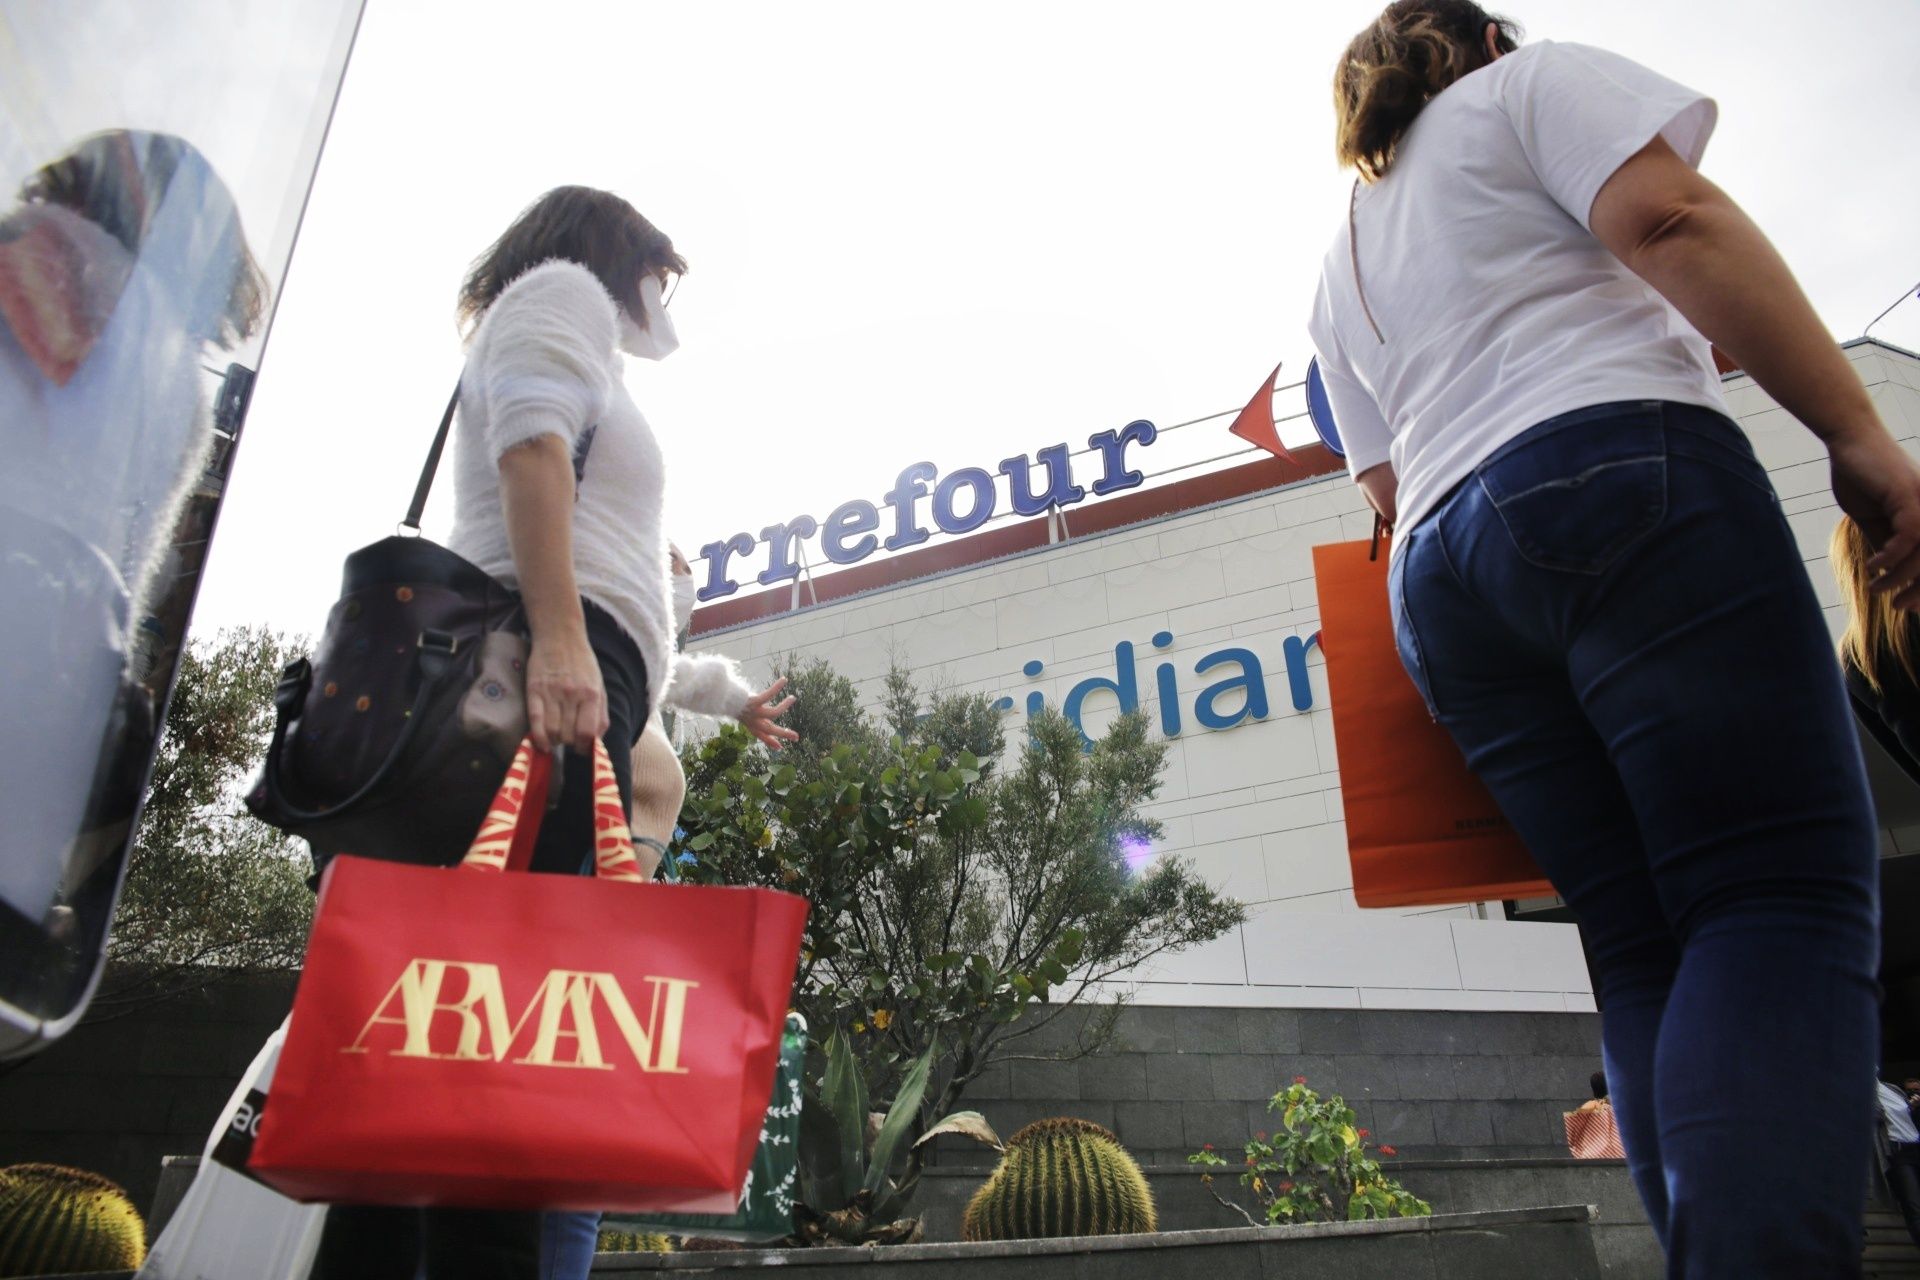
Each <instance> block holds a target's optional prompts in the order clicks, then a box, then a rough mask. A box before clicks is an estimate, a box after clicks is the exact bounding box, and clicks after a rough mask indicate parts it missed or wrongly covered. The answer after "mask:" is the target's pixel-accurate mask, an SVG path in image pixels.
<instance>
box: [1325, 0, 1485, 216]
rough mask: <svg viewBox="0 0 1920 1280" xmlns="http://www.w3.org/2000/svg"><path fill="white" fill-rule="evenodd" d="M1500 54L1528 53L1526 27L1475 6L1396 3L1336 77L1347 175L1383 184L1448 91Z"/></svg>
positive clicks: (1339, 141) (1435, 0) (1337, 135)
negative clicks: (1416, 128)
mask: <svg viewBox="0 0 1920 1280" xmlns="http://www.w3.org/2000/svg"><path fill="white" fill-rule="evenodd" d="M1488 23H1492V24H1493V25H1494V26H1495V27H1496V28H1497V29H1498V30H1497V33H1496V35H1495V37H1494V47H1495V48H1497V49H1499V50H1500V51H1501V52H1502V53H1511V52H1513V51H1514V50H1515V49H1517V48H1519V47H1520V25H1519V24H1518V23H1516V22H1514V21H1513V20H1512V19H1510V18H1502V17H1500V16H1498V15H1496V14H1491V13H1488V12H1487V11H1486V10H1485V9H1482V8H1481V7H1480V6H1479V5H1477V4H1475V3H1473V0H1395V3H1393V4H1390V5H1388V6H1387V7H1386V10H1385V11H1384V12H1383V13H1381V15H1380V16H1379V17H1378V18H1377V19H1375V20H1374V21H1373V23H1372V24H1371V25H1369V26H1368V27H1367V28H1366V30H1364V31H1362V32H1361V33H1360V34H1359V35H1357V36H1355V37H1354V38H1353V42H1352V43H1351V44H1349V45H1348V46H1347V50H1346V52H1345V53H1343V54H1342V55H1340V65H1339V66H1338V67H1336V68H1335V69H1334V72H1333V114H1334V120H1335V129H1334V152H1335V154H1336V155H1337V156H1338V157H1339V160H1340V165H1341V167H1342V168H1348V167H1351V168H1355V169H1358V170H1359V171H1360V176H1361V178H1362V179H1363V180H1365V181H1367V182H1378V181H1379V180H1380V179H1381V178H1384V177H1385V176H1386V175H1387V170H1389V169H1391V168H1392V167H1393V160H1394V153H1395V151H1396V149H1397V148H1398V147H1399V145H1400V139H1401V138H1403V137H1405V136H1406V132H1407V130H1408V129H1410V128H1412V127H1413V122H1414V120H1415V118H1416V117H1418V116H1419V114H1420V112H1421V111H1422V110H1423V109H1425V107H1426V105H1427V103H1429V102H1431V101H1432V100H1433V98H1434V96H1435V95H1437V94H1438V93H1439V92H1440V91H1441V90H1442V89H1445V88H1446V87H1447V86H1448V85H1450V84H1452V83H1453V82H1454V81H1456V80H1458V79H1460V77H1462V76H1464V75H1466V74H1467V73H1468V72H1470V71H1478V70H1479V69H1480V68H1481V67H1484V66H1486V65H1487V63H1488V62H1489V61H1491V59H1490V58H1488V56H1487V48H1486V34H1485V33H1486V30H1487V24H1488Z"/></svg>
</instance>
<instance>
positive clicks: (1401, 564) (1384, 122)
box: [1311, 0, 1920, 1277]
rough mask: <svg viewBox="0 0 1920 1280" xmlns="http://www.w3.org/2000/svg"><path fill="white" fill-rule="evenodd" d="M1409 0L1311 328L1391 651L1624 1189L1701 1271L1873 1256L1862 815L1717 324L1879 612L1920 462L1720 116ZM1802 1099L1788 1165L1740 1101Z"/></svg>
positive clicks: (1786, 539) (1353, 151) (1814, 627)
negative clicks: (1716, 141)
mask: <svg viewBox="0 0 1920 1280" xmlns="http://www.w3.org/2000/svg"><path fill="white" fill-rule="evenodd" d="M1516 37H1517V29H1516V28H1515V27H1514V26H1513V25H1512V24H1511V23H1509V22H1506V21H1505V20H1501V19H1496V18H1493V17H1492V16H1490V15H1488V14H1487V13H1486V12H1484V11H1483V10H1482V9H1480V8H1479V6H1477V5H1475V4H1472V3H1470V2H1468V0H1403V2H1402V3H1398V4H1394V5H1392V6H1390V7H1389V8H1388V9H1387V10H1386V11H1385V12H1384V13H1383V14H1382V15H1381V16H1380V18H1379V19H1378V20H1377V21H1376V22H1374V23H1373V24H1371V25H1370V26H1368V27H1367V29H1366V30H1364V31H1362V32H1361V33H1360V34H1359V35H1358V36H1357V37H1355V39H1354V40H1353V42H1352V44H1351V45H1349V47H1348V48H1347V50H1346V52H1345V53H1344V54H1343V55H1342V57H1341V59H1340V62H1339V64H1338V67H1337V69H1336V71H1335V75H1334V100H1335V107H1336V115H1337V118H1338V139H1337V150H1338V153H1339V157H1340V159H1341V161H1342V162H1343V163H1344V164H1346V165H1349V166H1351V167H1353V168H1355V169H1357V170H1358V171H1359V175H1360V179H1359V181H1357V182H1356V183H1355V184H1354V189H1353V193H1352V200H1351V205H1350V210H1349V214H1350V216H1349V218H1348V220H1347V224H1346V225H1345V226H1343V227H1342V228H1341V229H1340V232H1339V235H1338V237H1337V238H1336V239H1335V241H1334V244H1333V246H1332V248H1331V249H1330V250H1329V251H1328V253H1327V256H1326V260H1325V264H1324V268H1323V272H1322V277H1321V285H1320V291H1319V295H1318V297H1317V298H1316V300H1315V304H1314V309H1313V315H1312V319H1311V330H1312V335H1313V339H1314V343H1315V345H1316V347H1317V348H1318V351H1319V357H1320V363H1321V367H1322V371H1323V373H1324V374H1325V378H1326V383H1327V388H1328V393H1329V396H1330V398H1331V401H1332V405H1333V410H1334V416H1335V417H1336V419H1337V420H1338V422H1339V424H1340V431H1341V434H1342V436H1343V438H1344V440H1345V442H1346V444H1347V448H1348V464H1349V466H1350V467H1351V468H1352V470H1353V474H1354V476H1355V478H1356V479H1357V481H1358V482H1359V484H1360V486H1361V487H1362V489H1363V490H1364V491H1365V492H1366V494H1367V496H1368V498H1369V500H1370V501H1371V502H1372V504H1373V505H1374V506H1375V508H1376V509H1378V510H1379V511H1380V513H1381V514H1382V516H1383V517H1384V518H1385V519H1386V520H1387V521H1388V522H1389V523H1391V524H1393V525H1394V526H1395V527H1396V530H1397V536H1396V538H1395V541H1394V547H1393V565H1392V573H1391V584H1392V587H1391V589H1392V595H1393V612H1394V620H1395V628H1396V633H1397V638H1398V642H1399V647H1400V652H1401V657H1402V659H1403V660H1404V661H1405V663H1406V666H1407V669H1408V671H1409V673H1410V674H1411V675H1412V676H1413V679H1414V682H1415V684H1416V685H1418V686H1419V688H1420V690H1421V693H1422V695H1423V696H1424V697H1425V698H1426V700H1427V703H1428V706H1429V708H1430V709H1431V710H1432V712H1433V714H1434V716H1435V718H1436V719H1438V720H1439V721H1440V722H1441V723H1442V724H1444V725H1445V726H1446V727H1447V729H1448V730H1449V731H1450V732H1451V733H1452V735H1453V737H1454V739H1455V740H1456V741H1457V742H1458V743H1459V744H1460V747H1461V749H1462V750H1463V752H1464V753H1465V754H1466V757H1467V760H1468V761H1469V763H1470V764H1471V765H1472V767H1473V769H1474V771H1475V772H1476V773H1477V774H1479V775H1480V777H1481V778H1482V779H1483V780H1485V781H1486V783H1487V784H1488V786H1489V787H1490V788H1491V789H1492V791H1493V793H1494V795H1495V796H1496V797H1497V798H1498V800H1499V802H1500V805H1501V808H1502V809H1503V810H1504V812H1505V813H1506V815H1507V816H1508V818H1509V819H1510V820H1511V821H1512V822H1513V824H1514V826H1515V828H1516V829H1517V830H1518V831H1519V832H1520V834H1521V836H1522V837H1523V838H1524V839H1525V840H1526V842H1527V844H1528V847H1529V848H1530V849H1531V850H1532V851H1533V853H1534V855H1535V856H1536V858H1537V859H1538V860H1539V862H1540V864H1541V866H1542V868H1543V869H1544V870H1545V871H1546V872H1547V874H1548V875H1549V876H1550V877H1551V878H1552V880H1553V882H1554V884H1555V886H1556V887H1557V888H1558V889H1559V890H1560V892H1561V893H1562V894H1563V895H1564V896H1565V897H1566V899H1567V901H1568V903H1569V904H1570V905H1571V906H1572V908H1573V910H1574V911H1575V913H1576V914H1577V915H1578V916H1579V918H1580V922H1581V927H1582V930H1583V933H1584V936H1585V938H1586V941H1587V944H1588V950H1589V956H1590V958H1591V963H1592V969H1593V976H1594V981H1595V990H1596V994H1597V997H1598V1000H1599V1003H1600V1006H1601V1009H1602V1025H1603V1035H1604V1039H1605V1060H1606V1073H1607V1078H1608V1080H1609V1081H1610V1082H1611V1083H1612V1096H1613V1100H1614V1104H1615V1107H1616V1109H1617V1113H1618V1117H1619V1121H1620V1127H1621V1130H1622V1132H1623V1135H1624V1137H1625V1139H1626V1146H1627V1153H1628V1159H1629V1163H1630V1165H1631V1168H1632V1172H1633V1175H1634V1180H1635V1184H1636V1186H1637V1187H1638V1189H1639V1192H1640V1195H1641V1198H1642V1200H1643V1201H1644V1202H1645V1204H1646V1207H1647V1211H1648V1215H1649V1217H1650V1219H1651V1220H1652V1222H1653V1225H1654V1228H1655V1230H1656V1231H1657V1232H1658V1233H1659V1235H1660V1238H1661V1240H1662V1242H1663V1243H1664V1244H1665V1246H1666V1247H1667V1249H1668V1252H1669V1255H1670V1258H1671V1260H1672V1267H1673V1274H1675V1275H1684V1276H1714V1277H1719V1276H1742V1277H1754V1276H1794V1277H1811V1276H1843V1275H1857V1274H1858V1273H1859V1257H1860V1239H1861V1233H1860V1232H1861V1213H1862V1205H1863V1204H1864V1202H1865V1197H1866V1187H1865V1184H1864V1179H1865V1177H1866V1170H1867V1162H1868V1155H1869V1150H1868V1147H1869V1135H1870V1134H1871V1132H1872V1126H1871V1114H1872V1107H1873V1096H1872V1092H1871V1088H1870V1085H1871V1082H1872V1078H1873V1063H1874V1055H1875V1053H1876V1050H1877V1047H1878V1045H1877V1040H1878V1022H1877V1017H1876V1012H1875V1001H1876V995H1875V985H1874V974H1875V967H1876V963H1877V959H1878V939H1877V932H1878V903H1877V900H1876V896H1877V891H1876V885H1877V876H1876V858H1877V853H1878V840H1877V837H1876V832H1875V829H1874V819H1873V811H1872V805H1871V802H1870V800H1869V798H1868V793H1867V787H1866V781H1865V777H1864V773H1863V770H1862V766H1861V761H1860V753H1859V745H1858V740H1857V737H1856V735H1855V730H1854V726H1853V723H1852V720H1851V717H1850V715H1849V714H1848V709H1847V702H1846V697H1845V694H1844V693H1843V691H1842V688H1841V684H1840V678H1839V673H1838V670H1837V669H1836V667H1835V665H1834V663H1833V661H1832V653H1831V646H1830V643H1829V640H1828V636H1827V630H1826V627H1825V624H1824V622H1823V619H1822V615H1821V611H1820V606H1819V604H1818V602H1817V600H1816V599H1815V597H1814V594H1813V589H1812V586H1811V583H1810V582H1809V580H1808V577H1807V574H1806V571H1805V568H1804V565H1803V563H1802V560H1801V553H1800V550H1799V549H1798V547H1797V545H1796V543H1795V540H1794V538H1793V535H1792V533H1791V531H1790V530H1789V529H1788V527H1787V523H1786V520H1785V519H1784V517H1783V516H1782V514H1781V511H1780V505H1779V501H1778V499H1777V498H1776V497H1775V495H1774V492H1773V490H1772V487H1771V485H1770V483H1769V480H1768V476H1767V473H1766V471H1765V470H1764V469H1763V468H1762V467H1761V465H1760V464H1759V462H1758V461H1757V460H1756V459H1755V457H1754V454H1753V450H1752V448H1751V447H1750V446H1749V444H1748V442H1747V439H1746V437H1745V435H1744V434H1743V433H1742V432H1741V431H1740V429H1739V428H1738V427H1737V426H1736V425H1735V424H1734V423H1733V422H1732V421H1731V420H1730V419H1729V418H1728V417H1727V416H1726V412H1725V407H1724V405H1723V404H1722V401H1721V398H1720V390H1719V379H1718V377H1717V376H1716V374H1715V369H1714V363H1713V359H1712V355H1711V352H1710V349H1709V347H1708V339H1711V340H1712V341H1713V342H1714V343H1715V344H1717V345H1718V347H1719V348H1720V349H1721V350H1722V351H1724V352H1726V353H1727V354H1728V355H1729V356H1731V357H1732V358H1733V359H1734V360H1735V361H1737V362H1738V363H1739V364H1740V366H1741V367H1742V368H1744V369H1745V370H1747V371H1748V372H1749V373H1751V374H1752V375H1753V377H1754V379H1755V380H1756V381H1757V382H1758V383H1759V384H1760V385H1761V386H1762V387H1763V388H1765V389H1766V390H1767V391H1768V392H1769V393H1771V394H1772V395H1773V396H1774V398H1775V399H1776V400H1778V401H1779V402H1780V404H1781V405H1782V406H1783V407H1785V408H1786V409H1787V410H1788V411H1789V412H1791V413H1793V414H1794V416H1796V417H1797V418H1799V419H1800V421H1802V422H1803V423H1805V424H1806V425H1807V426H1808V427H1809V428H1810V429H1811V430H1812V431H1813V432H1814V433H1815V434H1816V435H1817V436H1819V437H1820V438H1821V439H1822V440H1823V441H1824V442H1825V443H1826V445H1827V447H1828V451H1829V453H1830V455H1831V459H1832V466H1833V483H1834V492H1835V495H1836V497H1837V498H1838V500H1839V502H1840V505H1841V506H1842V507H1843V508H1844V509H1845V510H1846V511H1847V512H1848V513H1849V514H1851V515H1852V516H1854V518H1855V519H1857V520H1859V521H1860V523H1861V525H1862V527H1863V528H1865V529H1866V530H1868V532H1869V535H1870V536H1871V538H1872V539H1873V542H1874V544H1875V546H1876V547H1878V548H1879V551H1878V554H1877V555H1876V557H1875V560H1874V563H1873V566H1872V567H1873V570H1874V571H1875V572H1876V573H1877V574H1879V575H1880V578H1879V585H1880V587H1881V588H1882V589H1885V590H1889V591H1892V592H1894V593H1895V596H1894V598H1895V601H1896V603H1898V604H1900V605H1903V606H1911V605H1912V604H1914V603H1915V602H1916V599H1917V598H1920V589H1916V586H1915V578H1916V576H1917V575H1920V466H1916V464H1915V462H1914V460H1913V459H1912V458H1911V457H1909V456H1908V454H1907V453H1906V452H1905V451H1904V450H1902V449H1901V448H1900V447H1899V446H1898V445H1897V444H1896V443H1895V442H1894V441H1893V440H1892V438H1891V437H1890V436H1889V435H1888V433H1887V431H1886V429H1885V428H1884V426H1882V424H1881V422H1880V420H1879V418H1878V416H1877V415H1876V413H1875V410H1874V406H1873V403H1872V401H1871V400H1870V399H1869V398H1868V396H1867V393H1866V391H1865V389H1864V388H1863V387H1862V385H1861V383H1860V380H1859V378H1858V377H1857V376H1856V375H1855V374H1854V372H1853V369H1852V366H1851V365H1850V364H1849V362H1848V361H1847V359H1846V357H1845V356H1844V355H1843V354H1842V353H1841V351H1840V350H1839V349H1838V348H1837V347H1836V346H1835V344H1834V342H1833V340H1832V339H1831V338H1830V337H1829V336H1828V334H1827V333H1826V331H1825V329H1824V328H1822V326H1821V325H1820V322H1819V321H1818V319H1817V318H1816V317H1815V315H1814V313H1813V310H1812V308H1811V307H1810V306H1809V305H1808V303H1807V301H1806V299H1805V297H1804V296H1803V295H1802V294H1801V292H1800V289H1799V287H1798V286H1797V285H1796V284H1795V282H1794V280H1793V277H1792V275H1791V274H1790V273H1789V272H1788V270H1787V268H1786V266H1785V265H1784V264H1783V263H1782V262H1781V261H1780V258H1779V256H1778V255H1777V254H1776V253H1775V252H1774V250H1773V249H1772V247H1771V246H1770V245H1769V244H1768V243H1767V241H1766V239H1765V237H1764V236H1763V235H1762V234H1761V233H1760V232H1759V230H1758V229H1757V228H1755V227H1754V226H1753V224H1752V223H1751V222H1750V221H1749V220H1748V219H1747V218H1746V217H1745V215H1744V214H1742V213H1741V211H1740V210H1739V208H1738V207H1737V206H1735V205H1734V204H1733V202H1732V201H1731V200H1729V199H1728V198H1727V197H1726V196H1725V195H1724V194H1723V193H1721V192H1720V191H1719V190H1718V189H1717V188H1716V187H1714V186H1713V185H1712V184H1711V183H1710V182H1708V181H1707V180H1706V179H1704V178H1702V177H1701V176H1700V175H1699V174H1698V173H1696V172H1695V169H1694V166H1695V164H1696V163H1697V162H1698V160H1699V159H1700V156H1701V153H1702V151H1703V150H1704V148H1705V146H1706V142H1707V138H1708V135H1709V134H1710V133H1711V131H1712V128H1713V124H1714V120H1715V114H1716V109H1715V107H1714V104H1713V103H1712V101H1710V100H1709V99H1706V98H1704V97H1702V96H1701V95H1699V94H1697V93H1695V92H1693V91H1691V90H1689V89H1686V88H1683V87H1681V86H1680V85H1678V84H1675V83H1673V82H1672V81H1670V80H1667V79H1665V78H1663V77H1661V76H1659V75H1656V74H1654V73H1653V72H1651V71H1648V70H1647V69H1646V68H1644V67H1641V66H1639V65H1637V64H1635V63H1633V62H1630V61H1628V60H1627V59H1625V58H1621V57H1618V56H1616V55H1614V54H1611V53H1607V52H1605V51H1603V50H1599V49H1593V48H1587V47H1583V46H1579V45H1566V44H1552V43H1548V42H1544V41H1542V42H1539V43H1536V44H1533V45H1529V46H1527V47H1525V48H1521V47H1519V46H1518V43H1517V38H1516ZM1782 1097H1794V1098H1798V1099H1801V1100H1802V1101H1803V1103H1804V1104H1805V1106H1806V1107H1807V1108H1808V1109H1809V1110H1810V1111H1811V1112H1812V1113H1813V1114H1815V1115H1817V1116H1819V1117H1820V1120H1819V1121H1818V1122H1817V1123H1813V1124H1808V1125H1802V1126H1800V1127H1799V1128H1798V1129H1797V1130H1796V1133H1795V1138H1794V1143H1793V1150H1792V1151H1791V1153H1787V1154H1785V1155H1783V1153H1782V1152H1781V1150H1780V1148H1779V1145H1778V1142H1777V1138H1776V1137H1775V1135H1774V1134H1773V1133H1772V1132H1770V1131H1769V1130H1768V1129H1767V1128H1766V1127H1765V1126H1756V1125H1755V1124H1754V1123H1753V1117H1754V1116H1755V1115H1760V1114H1764V1113H1766V1112H1767V1111H1769V1110H1771V1109H1773V1108H1774V1107H1776V1106H1777V1104H1778V1100H1779V1099H1780V1098H1782Z"/></svg>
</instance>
